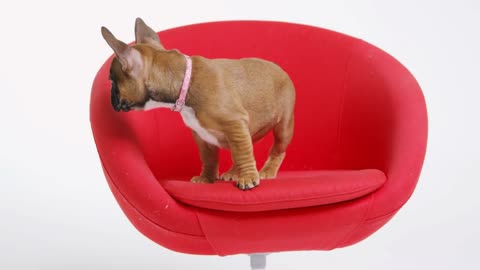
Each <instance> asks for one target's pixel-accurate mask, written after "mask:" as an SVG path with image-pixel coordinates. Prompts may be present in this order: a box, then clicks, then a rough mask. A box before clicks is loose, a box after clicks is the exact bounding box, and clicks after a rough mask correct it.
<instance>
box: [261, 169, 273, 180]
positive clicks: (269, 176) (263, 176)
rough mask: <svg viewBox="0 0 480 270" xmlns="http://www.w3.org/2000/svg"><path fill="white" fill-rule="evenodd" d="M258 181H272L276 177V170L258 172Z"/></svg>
mask: <svg viewBox="0 0 480 270" xmlns="http://www.w3.org/2000/svg"><path fill="white" fill-rule="evenodd" d="M259 174H260V179H272V178H275V177H277V170H275V169H272V168H263V169H261V170H260V172H259Z"/></svg>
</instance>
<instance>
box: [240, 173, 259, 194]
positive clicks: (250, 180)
mask: <svg viewBox="0 0 480 270" xmlns="http://www.w3.org/2000/svg"><path fill="white" fill-rule="evenodd" d="M259 184H260V176H259V175H258V173H257V172H255V173H246V174H242V175H240V176H239V177H238V179H237V187H238V188H239V189H241V190H249V189H252V188H254V187H256V186H258V185H259Z"/></svg>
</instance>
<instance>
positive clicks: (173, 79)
mask: <svg viewBox="0 0 480 270" xmlns="http://www.w3.org/2000/svg"><path fill="white" fill-rule="evenodd" d="M185 68H186V60H185V56H184V55H182V54H181V53H179V52H177V51H163V52H157V53H156V54H155V55H154V56H153V57H152V58H151V62H150V63H149V71H148V79H147V80H146V83H145V84H146V86H147V89H148V90H147V91H149V96H150V98H151V99H152V100H153V101H156V102H161V103H168V104H174V103H175V101H176V100H177V99H178V97H179V95H180V89H181V87H182V83H183V78H184V76H185ZM188 102H189V100H188V95H187V99H186V104H187V103H188Z"/></svg>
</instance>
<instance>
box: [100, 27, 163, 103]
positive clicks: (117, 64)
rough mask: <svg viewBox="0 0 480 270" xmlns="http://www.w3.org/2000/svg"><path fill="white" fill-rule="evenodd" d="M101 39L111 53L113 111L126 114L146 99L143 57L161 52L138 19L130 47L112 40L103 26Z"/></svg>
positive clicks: (150, 34)
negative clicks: (132, 44) (112, 55)
mask: <svg viewBox="0 0 480 270" xmlns="http://www.w3.org/2000/svg"><path fill="white" fill-rule="evenodd" d="M102 36H103V38H104V39H105V41H107V43H108V45H109V46H110V47H111V48H112V49H113V51H114V53H115V58H114V59H113V60H112V65H111V67H110V81H111V82H112V89H111V102H112V106H113V109H114V110H115V111H117V112H118V111H124V112H127V111H129V110H132V109H139V108H143V107H144V105H145V103H146V102H147V101H148V100H149V99H150V93H149V91H148V89H147V87H146V80H147V78H148V72H149V71H148V68H147V67H146V58H147V57H149V56H151V54H152V51H155V50H164V48H163V46H162V45H161V43H160V40H159V38H158V36H157V33H155V31H153V30H152V29H151V28H150V27H148V26H147V25H146V24H145V23H144V22H143V20H142V19H140V18H137V20H136V21H135V43H136V44H135V45H134V46H132V47H130V46H128V45H127V44H125V43H124V42H122V41H120V40H118V39H116V38H115V36H114V35H113V34H112V33H111V32H110V31H109V30H108V29H107V28H105V27H102Z"/></svg>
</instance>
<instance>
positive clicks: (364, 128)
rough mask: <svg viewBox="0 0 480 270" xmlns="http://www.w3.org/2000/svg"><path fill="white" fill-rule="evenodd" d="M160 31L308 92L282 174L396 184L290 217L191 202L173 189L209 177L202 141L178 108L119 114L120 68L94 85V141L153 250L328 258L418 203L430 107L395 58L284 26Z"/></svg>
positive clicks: (172, 42) (263, 149) (306, 186)
mask: <svg viewBox="0 0 480 270" xmlns="http://www.w3.org/2000/svg"><path fill="white" fill-rule="evenodd" d="M159 34H160V39H161V40H162V42H163V44H164V46H165V47H166V48H177V49H179V50H180V51H182V52H183V53H185V54H189V55H203V56H205V57H211V58H214V57H226V58H241V57H261V58H264V59H268V60H271V61H274V62H276V63H278V64H279V65H280V66H282V67H283V68H284V69H285V70H286V71H287V72H288V73H289V74H290V76H291V78H292V80H293V82H294V84H295V86H296V91H297V103H296V111H295V120H296V123H295V124H296V125H295V135H294V138H293V141H292V144H291V145H290V147H289V149H288V152H287V156H286V159H285V161H284V164H283V166H282V168H281V170H282V171H290V174H291V175H290V176H291V177H292V180H293V178H301V175H305V171H315V172H312V175H311V177H314V175H317V173H319V171H323V170H363V169H376V170H379V171H381V172H383V173H384V174H385V176H386V179H387V180H386V182H385V183H384V184H383V185H382V186H381V187H380V188H378V189H377V190H375V191H372V192H370V193H369V194H367V195H365V196H362V197H358V198H356V199H351V200H348V201H340V202H336V203H330V204H324V203H322V202H317V203H318V204H317V205H315V206H314V205H311V206H310V207H297V206H295V205H290V204H288V203H286V202H285V204H283V205H282V206H281V207H279V208H281V210H270V211H255V212H238V211H224V210H222V211H220V210H215V209H207V208H205V206H204V207H196V206H192V205H188V204H185V203H182V202H180V201H178V200H177V199H175V198H174V197H172V196H171V195H170V194H169V193H168V192H167V191H166V189H165V187H169V186H168V185H170V184H167V183H171V182H170V181H171V180H179V179H180V180H185V179H188V178H190V177H191V176H193V175H197V174H198V173H199V172H200V166H201V163H200V159H199V155H198V150H197V148H196V145H195V143H194V141H193V138H192V136H191V132H190V131H189V130H188V128H186V127H185V126H184V124H183V123H182V120H181V118H180V116H179V115H178V114H177V113H173V112H170V111H168V110H153V111H149V112H129V113H116V112H115V111H114V110H113V109H112V108H111V105H110V83H109V81H108V69H109V66H110V61H111V59H109V60H107V61H106V63H105V64H104V65H103V66H102V67H101V69H100V70H99V72H98V74H97V76H96V78H95V80H94V83H93V87H92V94H91V103H90V120H91V126H92V130H93V135H94V139H95V143H96V145H97V149H98V153H99V156H100V158H101V161H102V166H103V168H104V171H105V175H106V178H107V181H108V184H109V186H110V188H111V190H112V192H113V194H114V196H115V198H116V200H117V201H118V203H119V205H120V207H121V208H122V209H123V211H124V212H125V214H126V216H127V217H128V218H129V219H130V221H131V222H132V224H133V225H134V226H135V227H136V228H137V229H138V230H139V231H140V232H142V233H143V234H144V235H146V236H147V237H149V238H150V239H152V240H153V241H155V242H157V243H158V244H160V245H162V246H165V247H167V248H170V249H173V250H176V251H179V252H185V253H193V254H217V255H229V254H239V253H258V252H275V251H288V250H329V249H333V248H338V247H345V246H348V245H352V244H355V243H357V242H359V241H361V240H363V239H365V238H366V237H368V236H369V235H371V234H372V233H374V232H375V231H376V230H378V229H379V228H381V227H382V226H383V225H384V224H385V223H386V222H387V221H388V220H390V219H391V218H392V217H393V216H394V214H395V213H396V212H397V211H398V210H399V209H400V208H401V207H402V206H403V205H404V204H405V203H406V202H407V200H408V199H409V197H410V196H411V194H412V192H413V191H414V189H415V186H416V183H417V181H418V177H419V175H420V171H421V168H422V164H423V160H424V156H425V149H426V142H427V113H426V106H425V101H424V97H423V94H422V91H421V89H420V87H419V85H418V84H417V82H416V81H415V78H414V77H413V76H412V75H411V74H410V73H409V72H408V70H407V69H406V68H405V67H404V66H402V65H401V64H400V63H399V62H398V61H397V60H395V59H394V58H393V57H391V56H390V55H388V54H387V53H385V52H383V51H382V50H380V49H378V48H376V47H374V46H372V45H370V44H368V43H366V42H364V41H362V40H359V39H356V38H352V37H349V36H346V35H343V34H340V33H336V32H332V31H328V30H325V29H321V28H316V27H310V26H305V25H297V24H287V23H277V22H256V21H232V22H215V23H205V24H197V25H190V26H185V27H180V28H175V29H171V30H167V31H163V32H160V33H159ZM271 141H272V138H271V136H269V137H267V138H265V139H264V140H262V141H260V142H259V143H257V144H256V145H255V154H256V159H257V162H258V164H259V166H261V164H263V162H264V161H265V159H266V157H267V154H268V149H269V147H270V144H271ZM220 160H221V169H222V170H225V169H227V168H228V167H229V166H230V156H229V155H228V153H226V152H222V153H221V158H220ZM185 164H187V165H185ZM292 172H293V173H292ZM320 174H321V173H320ZM317 176H318V175H317ZM320 178H321V177H319V179H320ZM312 181H313V180H312ZM308 182H309V181H303V180H301V181H298V186H296V187H295V189H297V191H298V192H301V191H302V190H304V191H305V192H310V189H312V184H311V183H308ZM281 184H282V182H281V181H278V182H274V181H272V182H271V183H270V184H269V182H267V181H264V182H263V183H262V184H261V185H260V187H259V189H258V190H257V193H260V192H261V189H263V190H267V189H271V192H272V193H271V194H270V195H272V194H273V192H275V191H276V190H277V187H276V186H279V185H281ZM290 184H293V183H290ZM164 185H165V186H164ZM313 185H316V188H318V187H319V185H320V183H315V184H313ZM228 187H229V186H228V184H227V185H226V186H225V185H221V184H220V185H218V187H217V186H215V187H213V186H211V187H205V186H198V189H199V190H201V189H217V188H218V189H228ZM170 188H171V186H170ZM190 188H191V189H193V188H194V187H193V186H191V187H190ZM282 188H284V187H278V191H279V192H280V191H281V189H282ZM316 188H315V189H316ZM170 191H171V190H170ZM230 192H231V193H232V194H233V191H230ZM248 192H249V191H248ZM255 192H256V191H255V190H253V191H252V192H250V193H246V192H242V191H238V194H239V195H238V196H244V194H248V195H245V196H250V197H249V198H253V197H254V194H255ZM280 193H281V192H280ZM240 194H242V195H240ZM224 195H225V194H218V196H224ZM287 195H288V194H287ZM212 196H213V195H212ZM218 198H220V197H218ZM272 198H273V195H272ZM284 198H286V197H284ZM249 200H250V199H249ZM342 200H343V199H342ZM301 206H304V205H301ZM285 208H289V209H285ZM252 210H253V209H252ZM260 210H266V209H260Z"/></svg>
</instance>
